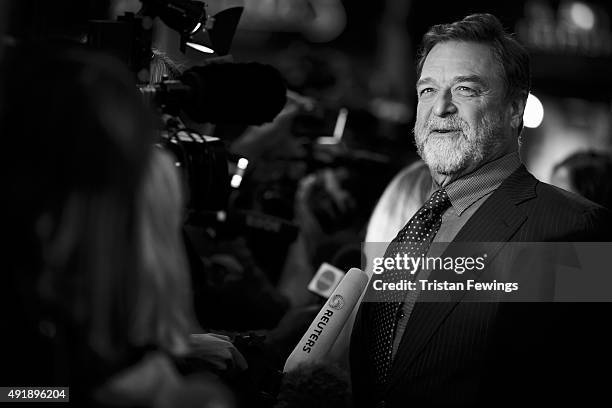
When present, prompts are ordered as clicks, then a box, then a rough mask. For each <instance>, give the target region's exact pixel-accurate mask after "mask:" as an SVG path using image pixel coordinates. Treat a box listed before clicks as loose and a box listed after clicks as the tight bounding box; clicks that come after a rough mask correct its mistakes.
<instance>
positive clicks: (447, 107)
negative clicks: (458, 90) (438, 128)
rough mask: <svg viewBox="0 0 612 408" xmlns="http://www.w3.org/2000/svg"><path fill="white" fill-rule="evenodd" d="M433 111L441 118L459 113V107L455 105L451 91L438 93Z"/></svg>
mask: <svg viewBox="0 0 612 408" xmlns="http://www.w3.org/2000/svg"><path fill="white" fill-rule="evenodd" d="M433 111H434V114H435V115H436V116H441V117H444V116H447V115H451V114H454V113H457V107H456V106H455V104H454V103H453V97H452V95H451V93H450V91H448V92H440V93H438V95H437V97H436V100H435V102H434V107H433Z"/></svg>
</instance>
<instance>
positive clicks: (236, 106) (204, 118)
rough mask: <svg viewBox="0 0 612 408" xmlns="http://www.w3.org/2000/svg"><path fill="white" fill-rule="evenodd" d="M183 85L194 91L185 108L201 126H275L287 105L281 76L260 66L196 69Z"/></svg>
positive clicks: (226, 64) (216, 65)
mask: <svg viewBox="0 0 612 408" xmlns="http://www.w3.org/2000/svg"><path fill="white" fill-rule="evenodd" d="M180 81H181V82H182V83H183V84H185V85H187V86H188V87H189V88H190V92H189V96H188V97H187V98H185V100H184V101H183V103H182V106H181V107H182V109H183V110H184V111H185V112H187V114H188V115H189V116H190V117H191V119H193V120H195V121H197V122H210V123H216V124H243V125H260V124H262V123H265V122H271V121H272V120H273V119H274V118H275V117H276V115H278V113H279V112H280V111H281V110H282V109H283V107H284V106H285V103H286V101H287V95H286V93H287V87H286V85H285V81H284V79H283V77H282V76H281V74H280V72H279V71H278V70H277V69H275V68H274V67H272V66H270V65H265V64H260V63H256V62H249V63H229V62H218V63H211V64H208V65H204V66H200V67H193V68H191V69H189V70H187V71H185V73H184V74H183V75H182V76H181V77H180Z"/></svg>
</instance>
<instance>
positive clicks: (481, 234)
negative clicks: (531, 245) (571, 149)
mask: <svg viewBox="0 0 612 408" xmlns="http://www.w3.org/2000/svg"><path fill="white" fill-rule="evenodd" d="M607 220H609V213H608V211H607V210H605V209H604V208H603V207H601V206H598V205H596V204H594V203H592V202H590V201H588V200H586V199H584V198H581V197H578V196H576V195H574V194H571V193H567V192H565V191H563V190H561V189H558V188H556V187H553V186H550V185H548V184H545V183H541V182H539V181H537V180H536V179H535V178H534V177H533V176H532V175H531V174H529V173H528V172H527V170H526V169H525V168H524V167H523V166H521V167H520V168H519V169H518V170H517V171H515V172H514V173H513V174H512V175H510V176H509V177H508V178H507V179H506V180H505V181H504V182H503V183H502V185H501V186H500V187H499V188H498V189H497V190H496V191H495V192H494V193H493V194H492V195H491V196H490V197H489V198H488V199H487V200H486V201H485V202H484V203H483V205H482V206H481V207H480V208H479V209H478V210H477V212H476V213H475V214H474V215H473V216H472V217H471V218H470V219H469V220H468V222H467V223H466V225H465V226H464V227H463V228H462V229H461V231H460V232H459V233H458V234H457V236H456V238H455V241H457V242H513V241H514V242H547V241H567V242H577V241H610V239H609V238H608V236H607V233H606V232H605V230H604V229H603V227H605V226H607V225H606V224H607ZM493 263H494V262H493ZM606 267H608V268H609V266H606ZM611 290H612V288H611ZM371 305H372V304H368V303H365V302H364V303H362V305H361V307H360V310H359V312H358V315H357V319H356V322H355V326H354V329H353V333H352V336H351V350H350V361H351V378H352V386H353V396H354V401H355V406H357V407H362V406H363V407H366V406H387V407H389V406H393V407H396V406H402V407H403V406H414V407H419V406H485V405H486V406H500V405H506V406H510V405H526V404H533V403H537V402H540V403H547V405H548V404H552V403H555V402H561V401H562V402H568V400H569V399H577V400H579V401H581V402H584V401H586V400H587V399H589V398H590V397H592V396H594V395H595V394H596V393H597V394H598V393H601V392H602V391H607V389H606V388H602V386H601V384H598V382H599V383H601V381H599V380H604V381H603V382H604V383H605V380H612V375H609V374H604V377H602V376H601V374H600V373H599V372H596V371H595V370H598V369H604V370H605V371H604V373H605V372H609V371H610V370H612V365H607V364H608V363H610V362H612V359H611V358H610V354H611V353H610V350H612V336H611V335H610V334H608V331H609V330H608V326H610V324H609V322H610V320H611V318H612V309H611V308H610V307H608V306H609V305H610V304H608V303H605V304H604V303H580V304H577V303H518V304H517V303H494V302H489V303H470V302H464V301H458V302H444V303H417V304H416V305H415V308H414V310H413V312H412V315H411V316H410V319H409V321H408V325H407V327H406V330H405V332H404V336H403V338H402V341H401V343H400V346H399V349H398V352H397V354H396V356H395V358H394V361H393V363H392V367H391V369H390V372H389V380H388V383H387V385H386V386H385V387H384V389H376V388H375V386H374V380H373V367H372V361H371V356H370V352H369V350H370V346H369V345H370V342H371V341H372V338H371V334H372V330H371V312H372V308H371ZM608 383H609V384H608ZM610 385H612V382H611V381H607V383H606V384H605V386H610ZM609 399H610V400H612V396H611V397H609ZM381 402H384V403H382V404H381Z"/></svg>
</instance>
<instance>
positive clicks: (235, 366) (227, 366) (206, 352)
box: [189, 333, 248, 371]
mask: <svg viewBox="0 0 612 408" xmlns="http://www.w3.org/2000/svg"><path fill="white" fill-rule="evenodd" d="M189 342H190V345H191V352H190V353H189V356H190V357H195V358H199V359H202V360H204V361H206V362H207V363H210V364H211V365H212V366H213V367H215V368H217V369H219V370H222V371H235V370H238V371H243V370H246V369H247V368H248V364H247V362H246V360H245V358H244V357H243V356H242V354H240V352H239V351H238V349H237V348H236V347H234V345H233V344H232V342H231V341H230V338H229V337H228V336H224V335H221V334H215V333H198V334H191V335H190V336H189Z"/></svg>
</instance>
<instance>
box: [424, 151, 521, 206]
mask: <svg viewBox="0 0 612 408" xmlns="http://www.w3.org/2000/svg"><path fill="white" fill-rule="evenodd" d="M520 165H521V161H520V159H519V155H518V152H516V151H515V152H512V153H508V154H506V155H505V156H502V157H500V158H498V159H495V160H493V161H491V162H489V163H486V164H484V165H482V166H480V167H479V168H478V169H476V170H474V171H473V172H471V173H470V174H466V175H465V176H463V177H461V178H458V179H457V180H454V181H453V182H451V183H450V184H449V185H447V186H446V187H445V190H446V192H447V194H448V198H449V199H450V202H451V205H452V206H453V208H454V209H455V211H456V212H457V214H458V215H459V216H461V214H462V213H463V212H464V211H465V210H467V209H468V208H469V207H470V206H471V205H472V204H474V203H475V202H476V201H477V200H478V199H479V198H482V197H484V196H485V195H487V194H489V193H490V192H492V191H493V190H495V189H496V188H497V187H499V186H500V185H501V183H502V182H503V181H504V180H505V179H506V178H508V176H509V175H510V174H512V173H513V172H514V171H515V170H516V169H518V167H519V166H520ZM432 189H433V191H435V190H437V189H439V186H437V185H436V183H435V182H434V183H433V185H432ZM433 191H432V192H433Z"/></svg>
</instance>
